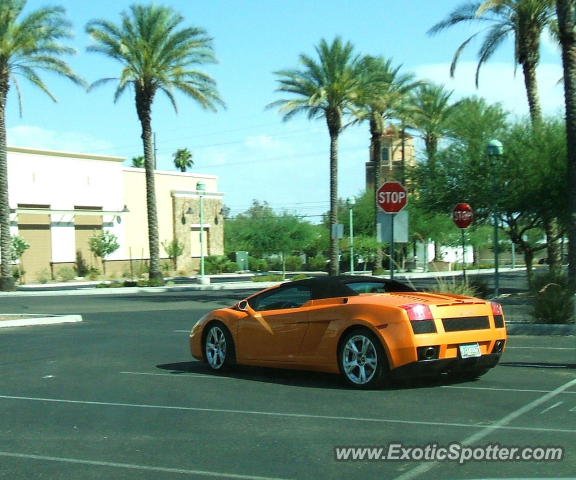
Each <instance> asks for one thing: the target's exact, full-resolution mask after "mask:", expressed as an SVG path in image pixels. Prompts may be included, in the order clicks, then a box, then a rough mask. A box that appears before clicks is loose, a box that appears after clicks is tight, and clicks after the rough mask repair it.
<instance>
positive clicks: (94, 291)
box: [0, 282, 282, 297]
mask: <svg viewBox="0 0 576 480" xmlns="http://www.w3.org/2000/svg"><path fill="white" fill-rule="evenodd" d="M279 283H282V282H249V283H247V282H238V283H235V282H229V283H222V284H210V285H186V286H184V285H176V286H173V287H119V288H81V289H76V290H42V289H40V288H39V289H38V290H32V289H30V290H17V291H15V292H0V297H17V296H67V295H126V294H134V293H163V292H194V291H217V290H238V289H240V290H263V289H264V288H268V287H272V286H274V285H278V284H279Z"/></svg>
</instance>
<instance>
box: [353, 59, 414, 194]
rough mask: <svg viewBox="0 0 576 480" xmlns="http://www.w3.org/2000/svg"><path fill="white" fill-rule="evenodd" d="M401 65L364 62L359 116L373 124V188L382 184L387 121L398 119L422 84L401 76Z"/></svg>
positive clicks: (371, 133) (371, 155) (412, 77)
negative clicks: (383, 149)
mask: <svg viewBox="0 0 576 480" xmlns="http://www.w3.org/2000/svg"><path fill="white" fill-rule="evenodd" d="M400 68H401V66H398V67H393V66H392V61H391V60H390V59H386V58H384V57H370V56H366V57H364V59H363V67H362V70H363V74H364V75H366V78H365V79H364V85H365V87H364V89H363V90H362V92H361V97H360V99H359V110H357V111H356V116H357V118H358V120H359V121H368V122H369V125H370V161H371V162H372V163H373V164H374V188H375V189H377V188H378V187H379V186H380V183H381V171H380V170H381V164H382V136H383V135H384V130H385V127H386V121H387V120H389V119H391V118H393V117H397V116H398V112H399V110H400V109H401V108H402V105H403V102H404V101H405V100H406V98H407V97H408V94H409V93H410V92H411V91H412V90H413V89H414V88H416V87H417V86H418V85H421V84H422V82H419V81H415V80H414V75H413V74H411V73H400Z"/></svg>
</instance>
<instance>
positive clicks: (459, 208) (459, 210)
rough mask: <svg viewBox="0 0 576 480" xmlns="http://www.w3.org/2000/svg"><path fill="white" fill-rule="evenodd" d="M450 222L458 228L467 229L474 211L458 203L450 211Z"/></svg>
mask: <svg viewBox="0 0 576 480" xmlns="http://www.w3.org/2000/svg"><path fill="white" fill-rule="evenodd" d="M452 220H454V223H455V224H456V226H457V227H458V228H468V227H469V226H470V224H471V223H472V222H473V221H474V211H473V210H472V207H471V206H470V205H468V204H467V203H459V204H458V205H456V206H455V207H454V210H452Z"/></svg>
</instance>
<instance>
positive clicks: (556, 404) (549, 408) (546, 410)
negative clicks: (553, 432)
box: [540, 402, 564, 415]
mask: <svg viewBox="0 0 576 480" xmlns="http://www.w3.org/2000/svg"><path fill="white" fill-rule="evenodd" d="M563 403H564V402H556V403H555V404H554V405H550V406H549V407H548V408H545V409H544V410H542V411H541V412H540V415H543V414H544V413H546V412H549V411H550V410H552V409H553V408H556V407H559V406H560V405H562V404H563Z"/></svg>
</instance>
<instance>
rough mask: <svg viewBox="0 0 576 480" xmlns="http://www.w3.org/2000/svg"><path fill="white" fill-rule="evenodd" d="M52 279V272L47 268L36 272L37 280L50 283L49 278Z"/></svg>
mask: <svg viewBox="0 0 576 480" xmlns="http://www.w3.org/2000/svg"><path fill="white" fill-rule="evenodd" d="M50 279H51V277H50V272H49V271H48V270H47V269H43V270H40V271H39V272H37V273H36V280H38V282H40V283H42V284H44V283H48V280H50Z"/></svg>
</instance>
